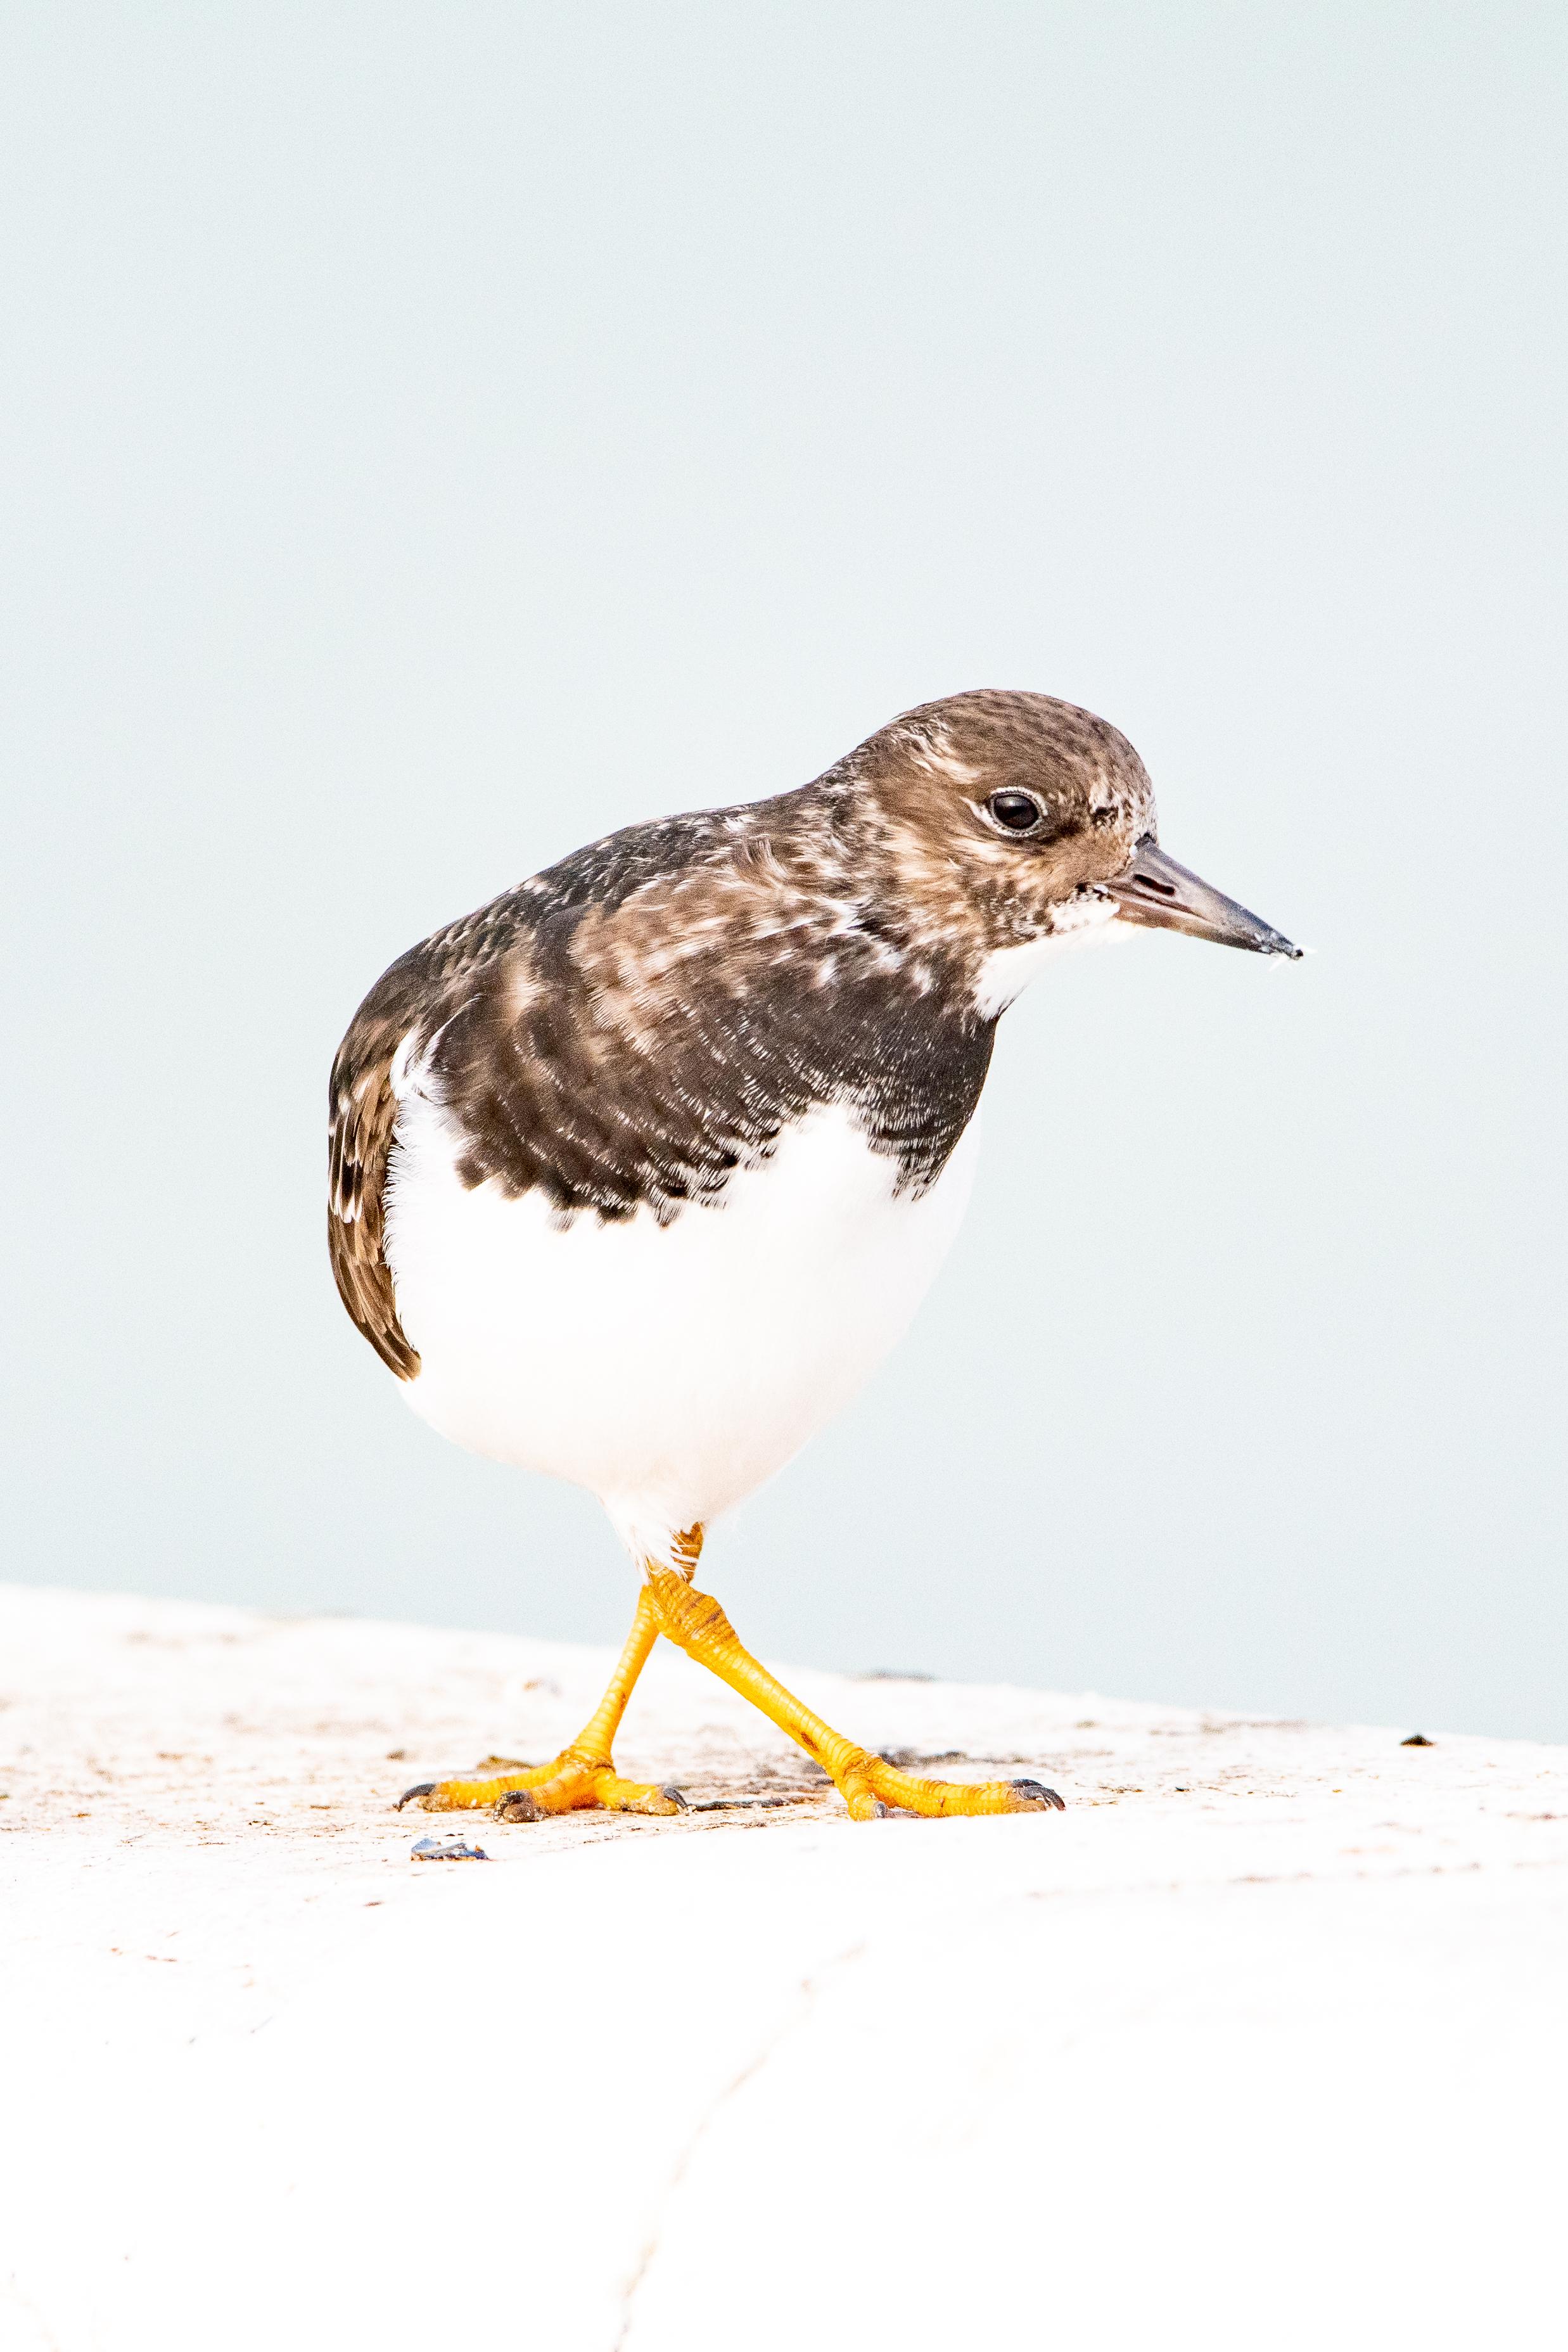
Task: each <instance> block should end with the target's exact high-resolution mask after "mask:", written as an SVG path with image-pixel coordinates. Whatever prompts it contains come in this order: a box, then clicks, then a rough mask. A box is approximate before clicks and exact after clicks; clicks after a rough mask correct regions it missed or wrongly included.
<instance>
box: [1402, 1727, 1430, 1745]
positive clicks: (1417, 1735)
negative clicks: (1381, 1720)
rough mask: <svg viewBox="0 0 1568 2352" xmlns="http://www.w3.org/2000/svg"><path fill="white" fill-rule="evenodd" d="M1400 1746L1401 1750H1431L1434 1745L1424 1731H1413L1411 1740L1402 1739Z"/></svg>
mask: <svg viewBox="0 0 1568 2352" xmlns="http://www.w3.org/2000/svg"><path fill="white" fill-rule="evenodd" d="M1399 1745H1400V1747H1401V1748H1430V1747H1432V1746H1433V1745H1434V1743H1433V1742H1432V1741H1431V1740H1430V1739H1428V1738H1427V1735H1426V1733H1425V1732H1424V1731H1413V1732H1412V1733H1411V1734H1410V1737H1409V1738H1408V1739H1402V1740H1401V1741H1400V1743H1399Z"/></svg>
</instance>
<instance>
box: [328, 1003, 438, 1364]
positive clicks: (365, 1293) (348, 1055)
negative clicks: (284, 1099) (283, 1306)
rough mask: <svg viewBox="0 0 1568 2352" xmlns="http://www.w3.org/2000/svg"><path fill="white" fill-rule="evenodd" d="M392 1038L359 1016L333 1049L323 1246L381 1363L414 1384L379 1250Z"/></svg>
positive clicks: (390, 1116) (392, 1110)
mask: <svg viewBox="0 0 1568 2352" xmlns="http://www.w3.org/2000/svg"><path fill="white" fill-rule="evenodd" d="M397 1045H398V1033H397V1031H396V1029H395V1028H392V1027H390V1025H389V1024H387V1023H385V1022H382V1021H375V1020H369V1021H367V1020H366V1019H365V1017H364V1015H363V1014H362V1013H361V1016H360V1018H359V1019H357V1020H356V1021H355V1023H354V1025H353V1027H352V1028H351V1029H350V1032H349V1034H348V1035H347V1036H346V1037H345V1038H344V1040H343V1043H342V1045H340V1048H339V1050H338V1058H337V1060H336V1061H335V1062H334V1063H333V1065H332V1080H331V1088H330V1093H329V1142H328V1181H327V1244H328V1247H329V1250H330V1252H331V1256H332V1272H333V1275H334V1276H335V1277H336V1280H337V1284H338V1295H339V1297H340V1298H341V1300H342V1302H343V1304H344V1306H345V1307H347V1308H348V1310H349V1312H350V1315H351V1316H352V1317H353V1318H354V1321H355V1322H356V1323H357V1324H358V1325H359V1327H360V1329H361V1331H362V1332H363V1333H364V1335H365V1337H366V1339H368V1340H369V1341H370V1343H371V1347H372V1348H373V1349H375V1351H376V1353H377V1355H378V1356H379V1357H380V1358H381V1360H382V1363H383V1364H387V1365H390V1366H391V1368H392V1370H393V1371H394V1372H395V1373H396V1374H397V1376H398V1378H399V1380H402V1381H412V1380H413V1378H414V1376H415V1374H416V1373H417V1372H418V1370H419V1357H418V1354H417V1353H416V1351H415V1350H414V1349H413V1348H411V1347H410V1346H409V1343H408V1340H407V1339H406V1337H405V1336H404V1333H403V1328H402V1324H401V1323H400V1322H399V1321H398V1317H397V1300H396V1298H395V1297H394V1296H393V1292H392V1274H391V1271H390V1269H389V1267H388V1265H387V1262H386V1258H385V1255H383V1251H382V1239H383V1235H384V1234H385V1230H386V1204H385V1197H384V1196H385V1192H386V1181H387V1159H388V1155H389V1153H390V1152H391V1150H392V1122H393V1120H394V1119H395V1118H396V1117H397V1102H396V1099H395V1097H394V1096H393V1094H392V1078H391V1071H392V1055H393V1054H394V1053H395V1052H396V1050H397Z"/></svg>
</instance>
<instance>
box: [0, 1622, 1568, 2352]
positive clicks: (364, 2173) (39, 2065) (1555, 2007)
mask: <svg viewBox="0 0 1568 2352" xmlns="http://www.w3.org/2000/svg"><path fill="white" fill-rule="evenodd" d="M608 1665H609V1656H608V1654H607V1653H600V1652H597V1651H592V1650H588V1649H580V1648H574V1647H569V1646H564V1645H560V1644H554V1643H535V1642H528V1641H522V1640H517V1639H511V1638H507V1637H504V1636H500V1635H494V1634H471V1633H450V1632H440V1631H432V1630H426V1629H423V1628H420V1627H416V1626H408V1625H396V1624H380V1623H372V1622H363V1621H357V1620H342V1619H320V1620H298V1619H277V1618H269V1617H264V1616H259V1615H255V1614H250V1613H247V1612H241V1611H235V1610H222V1609H209V1608H199V1607H194V1606H187V1605H183V1604H178V1603H171V1602H154V1601H141V1600H136V1599H131V1598H121V1597H100V1596H89V1595H82V1594H75V1593H69V1592H62V1591H31V1590H26V1589H22V1588H0V1790H4V1792H5V1793H4V1797H3V1799H0V1905H3V1909H0V1979H3V1982H4V1986H5V2014H6V2019H7V2029H8V2042H9V2053H8V2059H7V2067H6V2078H7V2096H6V2100H5V2109H6V2115H5V2132H4V2135H3V2137H0V2345H4V2346H5V2352H13V2347H15V2352H37V2347H44V2352H142V2347H147V2352H153V2347H156V2352H187V2347H189V2352H213V2347H222V2352H249V2347H253V2346H254V2347H257V2348H258V2352H259V2347H262V2346H267V2347H268V2352H271V2347H276V2346H277V2345H280V2344H283V2343H287V2344H288V2345H290V2346H291V2347H300V2352H317V2347H321V2352H327V2347H332V2352H358V2347H361V2346H365V2347H371V2346H374V2347H377V2352H402V2347H409V2352H414V2347H419V2352H426V2347H436V2346H440V2347H451V2352H488V2347H528V2348H529V2352H535V2347H537V2348H538V2352H578V2347H581V2352H654V2347H659V2352H663V2348H664V2347H669V2348H670V2352H675V2347H680V2352H706V2347H714V2352H721V2347H722V2352H771V2347H775V2346H777V2347H784V2346H786V2345H789V2346H797V2345H799V2344H800V2343H802V2342H807V2341H810V2342H812V2343H813V2344H814V2345H815V2346H816V2347H821V2352H839V2347H844V2352H849V2347H857V2352H858V2348H859V2347H869V2352H880V2347H883V2346H887V2347H900V2352H907V2348H908V2347H920V2348H921V2352H923V2348H924V2347H927V2346H930V2347H938V2346H940V2347H943V2352H950V2348H951V2347H957V2346H964V2347H968V2346H971V2345H973V2346H981V2347H987V2352H1005V2347H1012V2346H1015V2345H1016V2346H1019V2347H1033V2346H1035V2345H1040V2346H1044V2345H1047V2344H1051V2345H1053V2346H1057V2345H1061V2346H1064V2347H1073V2352H1076V2347H1101V2346H1105V2347H1120V2346H1122V2345H1123V2344H1127V2345H1129V2346H1131V2345H1134V2344H1139V2345H1144V2344H1147V2343H1151V2342H1152V2343H1158V2344H1160V2345H1170V2344H1186V2343H1189V2342H1190V2343H1193V2344H1195V2345H1196V2344H1199V2343H1202V2344H1205V2345H1207V2346H1210V2347H1213V2346H1226V2347H1228V2346H1230V2345H1236V2346H1238V2347H1240V2346H1243V2345H1246V2346H1249V2347H1253V2346H1257V2345H1259V2344H1265V2343H1266V2344H1268V2345H1270V2346H1294V2345H1297V2344H1300V2345H1302V2346H1308V2345H1312V2346H1319V2345H1322V2344H1325V2343H1330V2342H1332V2343H1333V2344H1334V2345H1335V2346H1336V2347H1347V2346H1348V2347H1354V2346H1360V2345H1362V2344H1366V2345H1368V2346H1370V2345H1373V2344H1377V2345H1383V2344H1385V2343H1388V2342H1392V2341H1398V2342H1417V2341H1419V2342H1420V2343H1422V2344H1423V2345H1424V2346H1427V2347H1433V2346H1446V2345H1449V2344H1452V2345H1455V2346H1458V2345H1461V2344H1462V2345H1466V2346H1470V2345H1474V2344H1476V2343H1479V2342H1483V2341H1485V2342H1493V2343H1503V2342H1506V2343H1508V2344H1509V2345H1510V2346H1511V2347H1531V2346H1534V2345H1536V2344H1540V2345H1542V2346H1546V2345H1552V2346H1553V2347H1555V2346H1556V2345H1558V2344H1559V2343H1560V2342H1561V2340H1562V2334H1561V2331H1562V2324H1563V2323H1562V2308H1563V2302H1562V2296H1561V2294H1560V2291H1559V2287H1558V2274H1559V2272H1560V2263H1559V2260H1558V2257H1557V2255H1556V2253H1555V2252H1554V2251H1553V2249H1554V2248H1555V2245H1556V2242H1557V2238H1558V2234H1559V2231H1560V2226H1561V2214H1562V2206H1563V2190H1564V2187H1565V2186H1568V2181H1565V2174H1564V2163H1563V2156H1562V2152H1561V2128H1560V2118H1561V2116H1562V2113H1563V2101H1564V2093H1565V2092H1568V1749H1563V1748H1545V1747H1537V1746H1529V1745H1526V1744H1524V1743H1521V1742H1513V1741H1500V1740H1483V1739H1475V1738H1444V1737H1441V1736H1438V1735H1437V1734H1436V1733H1435V1732H1434V1738H1435V1741H1436V1744H1435V1745H1434V1746H1432V1747H1430V1748H1405V1747H1402V1746H1401V1745H1400V1738H1401V1733H1402V1731H1403V1730H1405V1729H1407V1728H1408V1727H1399V1728H1398V1729H1393V1730H1375V1729H1364V1728H1354V1729H1346V1728H1333V1727H1323V1726H1321V1725H1311V1724H1293V1723H1276V1722H1255V1721H1249V1720H1244V1719H1240V1718H1237V1717H1227V1716H1221V1715H1198V1714H1193V1713H1189V1712H1185V1711H1181V1710H1176V1709H1166V1708H1157V1707H1151V1706H1130V1705H1124V1704H1119V1703H1115V1702H1112V1701H1108V1700H1104V1699H1101V1698H1091V1697H1085V1696H1082V1695H1079V1696H1058V1695H1052V1694H1048V1693H1042V1692H1036V1691H1025V1690H1018V1689H1011V1688H1003V1687H998V1688H977V1687H970V1686H965V1685H955V1684H942V1683H915V1682H894V1681H883V1680H875V1679H872V1680H845V1679H841V1678H838V1677H833V1676H828V1675H807V1674H801V1675H798V1676H794V1677H792V1679H793V1680H795V1681H796V1683H797V1685H798V1687H800V1690H801V1692H802V1695H803V1696H807V1697H809V1698H810V1700H811V1701H812V1703H813V1704H814V1705H816V1706H819V1707H820V1708H821V1711H822V1712H823V1713H824V1714H826V1715H827V1716H828V1717H830V1719H831V1720H832V1721H834V1722H835V1723H837V1724H839V1725H840V1726H841V1727H843V1728H844V1729H846V1730H848V1731H850V1732H852V1733H853V1734H854V1735H856V1736H858V1737H860V1738H863V1739H864V1740H866V1741H867V1743H868V1744H870V1745H873V1746H876V1747H878V1748H883V1750H886V1751H889V1752H895V1753H897V1754H898V1755H899V1757H900V1760H903V1759H904V1758H905V1757H908V1758H910V1759H918V1760H919V1761H921V1762H928V1763H929V1764H930V1765H931V1767H932V1769H941V1770H945V1771H950V1772H952V1773H954V1774H955V1775H956V1776H957V1777H965V1776H972V1777H982V1776H984V1775H986V1774H988V1773H989V1772H992V1771H994V1770H996V1769H998V1768H1001V1769H1006V1770H1007V1771H1009V1772H1016V1773H1027V1774H1029V1775H1031V1776H1032V1777H1035V1778H1039V1779H1043V1780H1049V1781H1051V1783H1052V1784H1053V1785H1054V1786H1055V1787H1057V1788H1059V1789H1060V1790H1061V1793H1062V1794H1063V1796H1064V1797H1065V1798H1066V1799H1067V1801H1068V1806H1069V1811H1067V1812H1066V1813H1065V1814H1062V1815H1059V1816H1051V1817H1032V1816H1031V1817H1025V1818H1021V1819H1016V1820H1006V1821H999V1822H906V1821H901V1820H894V1821H889V1822H881V1823H875V1824H870V1825H866V1826H864V1827H856V1826H855V1825H852V1824H851V1823H849V1822H846V1821H845V1820H844V1818H843V1816H842V1812H841V1808H840V1806H839V1804H838V1801H837V1800H836V1798H835V1796H834V1795H833V1793H832V1791H831V1790H829V1789H828V1788H827V1787H826V1785H825V1783H823V1782H822V1780H821V1778H820V1776H818V1775H817V1774H815V1772H814V1771H813V1770H812V1769H811V1768H810V1766H808V1765H807V1764H806V1763H805V1761H804V1759H801V1758H800V1757H799V1756H798V1754H797V1753H796V1751H794V1750H793V1749H792V1748H789V1746H788V1744H787V1743H785V1742H784V1741H783V1740H781V1739H779V1738H776V1737H775V1735H774V1734H773V1733H772V1732H771V1730H770V1727H768V1725H766V1724H765V1723H764V1722H762V1720H761V1719H760V1718H759V1717H757V1716H756V1715H755V1714H754V1713H753V1712H752V1711H751V1710H750V1709H748V1708H747V1707H745V1706H742V1705H741V1704H740V1703H739V1702H738V1701H736V1700H734V1699H733V1698H732V1697H731V1696H730V1695H729V1694H728V1693H727V1692H726V1691H724V1690H723V1689H722V1688H721V1687H720V1686H719V1685H716V1683H714V1682H713V1681H712V1679H711V1678H710V1677H708V1676H706V1675H701V1674H700V1673H698V1672H697V1671H696V1670H695V1669H693V1668H692V1667H691V1666H689V1665H688V1664H687V1663H686V1662H685V1660H684V1659H680V1658H678V1657H675V1656H674V1655H671V1654H660V1655H657V1656H656V1657H655V1660H654V1662H653V1665H652V1666H651V1667H650V1669H649V1672H648V1674H647V1675H646V1676H645V1677H644V1680H643V1685H642V1687H641V1688H640V1690H639V1693H638V1696H637V1697H636V1699H635V1700H634V1702H633V1706H632V1713H631V1715H630V1716H629V1717H628V1721H627V1725H626V1727H625V1732H624V1734H623V1738H622V1748H621V1751H620V1755H619V1759H618V1760H619V1761H620V1762H621V1765H622V1769H623V1770H627V1771H630V1772H634V1773H636V1774H637V1775H639V1776H643V1777H648V1778H651V1779H656V1780H675V1781H677V1782H678V1783H679V1785H680V1786H681V1787H682V1788H683V1789H684V1790H685V1793H686V1794H687V1796H688V1798H690V1799H692V1800H693V1801H695V1802H696V1803H697V1804H698V1805H704V1806H707V1807H709V1808H710V1810H706V1811H695V1812H693V1813H692V1814H690V1815H688V1816H686V1817H685V1819H682V1820H679V1821H676V1822H652V1821H649V1822H643V1821H628V1820H613V1819H610V1818H607V1817H603V1816H595V1815H580V1816H576V1817H573V1818H571V1819H569V1820H566V1821H562V1822H549V1823H544V1824H539V1825H535V1826H531V1827H520V1826H519V1827H507V1828H502V1827H498V1826H497V1825H496V1824H494V1823H492V1822H488V1821H487V1820H481V1819H480V1818H479V1817H472V1816H465V1817H461V1819H462V1822H463V1823H464V1824H465V1825H466V1826H469V1827H470V1828H471V1829H472V1832H473V1833H474V1834H475V1835H476V1836H477V1838H478V1841H479V1843H481V1844H483V1845H484V1846H485V1847H486V1850H487V1852H488V1853H489V1854H490V1855H491V1857H492V1859H491V1860H490V1861H489V1862H488V1863H486V1864H454V1865H429V1864H413V1863H412V1862H411V1860H410V1853H411V1849H412V1846H413V1843H414V1841H415V1839H416V1838H418V1837H420V1836H422V1835H424V1834H427V1833H428V1832H430V1831H431V1830H432V1829H433V1828H445V1827H447V1826H456V1825H457V1823H456V1822H454V1821H452V1820H451V1818H450V1817H448V1819H447V1820H446V1821H443V1822H433V1821H432V1820H431V1819H430V1818H429V1817H426V1816H417V1817H415V1816H411V1815H408V1814H403V1815H401V1816H400V1815H398V1814H397V1813H396V1812H395V1811H392V1801H393V1800H394V1799H395V1797H396V1796H397V1794H398V1792H399V1790H401V1789H402V1787H403V1786H404V1785H406V1784H407V1783H408V1782H409V1781H411V1780H421V1779H426V1778H429V1777H431V1776H432V1775H434V1774H435V1773H438V1772H441V1771H445V1770H454V1769H461V1768H463V1767H465V1766H466V1765H469V1764H471V1763H472V1762H473V1761H474V1760H475V1759H476V1758H477V1757H479V1756H480V1755H483V1754H484V1753H486V1752H487V1751H489V1750H493V1749H495V1750H499V1751H501V1752H504V1753H507V1754H520V1755H525V1756H538V1757H543V1756H546V1755H549V1753H551V1752H553V1750H554V1748H557V1747H558V1746H559V1744H560V1743H561V1742H562V1741H563V1740H564V1739H565V1738H568V1737H569V1736H570V1734H571V1732H572V1731H574V1730H575V1729H576V1727H578V1725H579V1724H580V1721H581V1720H582V1718H583V1717H584V1716H585V1714H586V1713H587V1712H588V1710H589V1708H590V1707H591V1705H592V1703H593V1700H594V1699H595V1697H596V1696H597V1695H598V1691H599V1688H600V1686H601V1683H602V1681H603V1678H604V1675H605V1674H606V1672H607V1670H608ZM1424 1728H1426V1729H1427V1730H1428V1731H1432V1730H1433V1727H1431V1726H1426V1727H1424ZM938 1759H939V1760H938ZM763 1799H767V1800H771V1802H769V1803H767V1804H764V1803H762V1802H760V1800H763Z"/></svg>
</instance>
